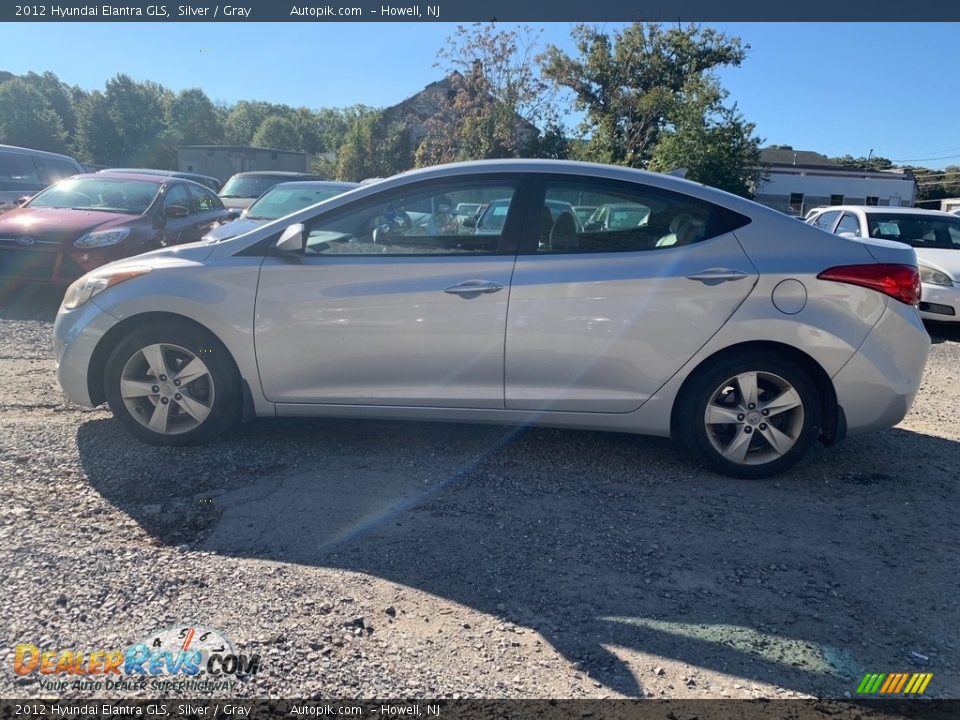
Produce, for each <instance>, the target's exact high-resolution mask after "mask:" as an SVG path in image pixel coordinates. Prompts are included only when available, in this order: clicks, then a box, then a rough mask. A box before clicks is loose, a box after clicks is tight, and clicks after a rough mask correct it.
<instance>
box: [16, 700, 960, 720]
mask: <svg viewBox="0 0 960 720" xmlns="http://www.w3.org/2000/svg"><path fill="white" fill-rule="evenodd" d="M118 717H136V718H141V719H143V720H237V719H240V720H280V719H281V718H294V719H295V720H315V719H316V718H324V719H327V718H354V719H356V720H399V719H401V718H410V719H412V720H432V719H433V718H436V719H437V720H785V719H786V718H789V719H790V720H881V719H882V720H898V719H900V718H904V719H907V718H909V719H911V720H912V719H913V718H919V719H922V720H956V718H958V717H960V700H911V701H902V700H900V701H898V700H891V701H884V700H866V701H860V700H857V701H852V700H847V701H845V700H356V701H350V700H223V699H217V700H208V699H202V700H170V699H158V700H144V699H135V700H133V699H131V700H96V699H94V700H0V720H8V719H12V718H48V719H54V720H56V719H57V718H62V719H63V720H78V719H83V720H107V719H108V718H114V719H115V718H118Z"/></svg>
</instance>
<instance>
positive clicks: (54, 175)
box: [36, 157, 81, 185]
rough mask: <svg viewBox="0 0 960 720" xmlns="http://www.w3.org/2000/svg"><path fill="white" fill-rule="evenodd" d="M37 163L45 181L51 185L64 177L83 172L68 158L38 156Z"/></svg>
mask: <svg viewBox="0 0 960 720" xmlns="http://www.w3.org/2000/svg"><path fill="white" fill-rule="evenodd" d="M36 160H37V164H38V165H39V166H40V173H41V175H43V181H44V182H46V183H50V184H51V185H52V184H53V183H55V182H58V181H59V180H63V179H64V178H68V177H71V176H73V175H76V174H78V173H79V172H81V171H80V170H77V168H76V167H75V166H74V165H73V164H72V163H69V162H67V161H66V160H60V159H58V158H47V157H38V158H37V159H36Z"/></svg>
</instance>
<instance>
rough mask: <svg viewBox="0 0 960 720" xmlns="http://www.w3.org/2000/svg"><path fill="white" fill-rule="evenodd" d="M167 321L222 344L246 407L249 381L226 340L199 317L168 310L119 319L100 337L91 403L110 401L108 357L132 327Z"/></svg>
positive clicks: (91, 370) (90, 374)
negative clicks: (107, 376)
mask: <svg viewBox="0 0 960 720" xmlns="http://www.w3.org/2000/svg"><path fill="white" fill-rule="evenodd" d="M163 322H166V323H175V324H177V325H181V326H183V325H188V326H191V327H193V328H194V329H197V330H200V331H202V332H205V333H207V334H208V335H210V337H212V338H213V339H214V340H216V341H217V342H218V343H219V344H220V346H221V349H222V350H223V352H224V353H225V354H226V356H227V357H228V358H230V362H232V363H233V366H234V368H236V370H237V375H238V376H239V377H240V378H241V385H242V390H243V397H244V406H246V405H247V396H248V395H249V393H250V389H249V386H248V385H247V382H246V381H245V380H244V379H243V375H242V374H241V373H240V367H239V365H238V364H237V359H236V358H235V357H234V356H233V355H232V353H231V352H230V350H229V349H228V348H227V345H226V343H224V342H223V340H222V339H220V337H218V336H217V334H216V333H215V332H213V331H212V330H211V329H210V328H208V327H206V326H205V325H203V324H202V323H198V322H197V321H196V320H193V319H191V318H188V317H186V316H185V315H180V314H178V313H172V312H164V311H151V312H145V313H138V314H136V315H131V316H130V317H127V318H124V319H123V320H121V321H120V322H118V323H117V324H116V325H114V326H113V327H112V328H110V329H109V330H108V331H107V332H106V333H105V334H104V336H103V337H102V338H100V342H98V343H97V346H96V348H95V349H94V351H93V354H92V355H91V356H90V365H89V366H88V367H87V392H88V393H89V394H90V401H91V403H92V404H93V405H100V404H102V403H104V402H106V400H107V393H106V388H105V387H104V373H105V371H106V367H107V360H108V358H109V357H110V353H112V352H113V350H114V348H116V347H117V345H118V344H119V343H120V342H121V340H123V338H124V337H125V336H126V335H127V334H128V333H129V332H130V331H131V330H132V329H135V328H139V327H143V326H145V325H148V324H155V323H163ZM245 414H246V412H245Z"/></svg>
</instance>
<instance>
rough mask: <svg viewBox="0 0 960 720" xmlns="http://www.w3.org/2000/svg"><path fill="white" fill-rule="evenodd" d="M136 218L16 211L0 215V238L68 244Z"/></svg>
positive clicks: (82, 212) (78, 212)
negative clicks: (92, 232)
mask: <svg viewBox="0 0 960 720" xmlns="http://www.w3.org/2000/svg"><path fill="white" fill-rule="evenodd" d="M137 219H139V216H138V215H126V214H122V213H114V212H98V211H96V210H71V209H70V208H31V207H25V208H17V209H16V210H11V211H10V212H7V213H4V214H3V215H0V237H5V238H9V237H12V238H22V237H29V238H33V239H34V240H35V241H42V240H46V241H51V240H56V241H59V242H72V241H73V240H76V239H77V238H79V237H80V236H82V235H85V234H86V233H88V232H90V231H91V230H96V229H100V228H110V227H114V226H121V225H127V224H129V223H130V222H131V221H134V220H137Z"/></svg>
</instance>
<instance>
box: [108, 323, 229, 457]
mask: <svg viewBox="0 0 960 720" xmlns="http://www.w3.org/2000/svg"><path fill="white" fill-rule="evenodd" d="M154 366H157V369H156V370H155V369H154ZM178 376H179V377H178ZM161 378H162V379H161ZM104 383H105V386H104V390H105V393H106V397H107V402H108V404H109V405H110V409H111V410H112V411H113V414H114V416H115V417H116V418H117V420H119V421H120V423H121V424H122V425H123V426H124V428H125V429H126V430H127V431H128V432H130V433H131V434H132V435H134V436H136V437H137V438H139V439H141V440H143V441H144V442H147V443H149V444H151V445H194V444H198V443H202V442H205V441H207V440H210V439H212V438H214V437H216V436H217V435H220V434H222V433H224V432H226V431H227V430H229V429H230V428H231V427H233V426H234V425H235V424H236V422H237V421H238V420H239V418H240V409H241V398H242V394H241V386H240V373H239V372H238V371H237V367H236V365H235V363H234V362H233V358H232V357H230V354H229V353H228V352H227V349H226V348H225V347H224V346H223V344H222V343H221V342H220V341H219V340H217V339H216V338H215V337H214V336H213V335H211V334H210V333H209V332H207V331H205V330H203V329H201V328H199V327H196V326H194V325H189V324H177V323H173V322H164V323H156V324H152V325H151V326H150V327H147V328H143V329H141V330H135V331H134V332H132V333H130V334H129V335H127V336H126V337H125V338H124V339H123V340H121V341H120V343H118V344H117V346H116V347H115V348H114V349H113V352H111V354H110V357H109V358H108V359H107V363H106V368H105V372H104Z"/></svg>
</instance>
